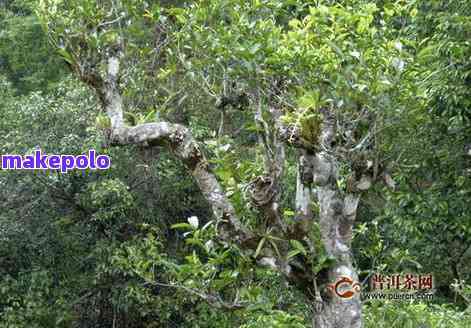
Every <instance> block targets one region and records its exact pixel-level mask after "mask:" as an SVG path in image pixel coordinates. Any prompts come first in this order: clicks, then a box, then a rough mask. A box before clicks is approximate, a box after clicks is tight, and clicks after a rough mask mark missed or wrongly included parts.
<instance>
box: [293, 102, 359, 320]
mask: <svg viewBox="0 0 471 328" xmlns="http://www.w3.org/2000/svg"><path fill="white" fill-rule="evenodd" d="M334 134H335V119H334V117H333V115H332V113H331V112H330V111H328V110H325V111H324V112H323V124H322V129H321V135H320V136H319V150H320V151H318V152H317V154H315V155H314V154H309V153H308V152H306V151H305V150H303V153H302V155H301V156H300V160H299V162H300V163H299V167H300V170H299V173H298V183H297V185H298V191H297V211H298V215H299V216H300V218H302V219H303V220H302V221H306V220H309V217H311V218H312V219H313V220H317V221H318V224H319V228H320V233H321V239H322V245H323V247H324V250H325V252H326V253H327V255H328V256H329V257H331V258H333V259H335V264H334V265H333V266H331V267H329V268H328V269H327V288H324V289H323V290H320V291H318V290H317V286H316V288H315V289H316V290H315V292H316V293H317V295H315V296H316V297H315V300H314V302H313V309H314V311H313V312H314V316H313V327H315V328H359V327H361V326H362V319H361V301H360V295H359V287H360V285H359V283H358V276H357V274H356V272H355V269H354V268H353V265H352V254H351V238H352V225H353V222H354V220H355V216H356V212H357V207H358V202H359V195H356V194H345V193H344V192H342V191H341V190H339V188H338V185H337V178H338V163H337V159H336V151H335V148H334V146H333V139H334ZM311 183H313V186H311ZM312 194H314V197H315V198H316V200H315V201H316V202H317V205H318V206H319V214H318V217H313V214H312V213H311V209H310V208H309V206H310V202H311V195H312ZM317 279H318V277H313V280H314V282H315V284H316V285H318V282H316V280H317ZM324 282H325V281H321V283H324ZM320 287H321V286H319V288H320ZM321 295H322V297H321Z"/></svg>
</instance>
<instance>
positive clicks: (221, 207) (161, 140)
mask: <svg viewBox="0 0 471 328" xmlns="http://www.w3.org/2000/svg"><path fill="white" fill-rule="evenodd" d="M119 65H120V62H119V59H118V58H117V57H110V58H109V60H108V72H107V76H106V78H105V79H104V81H103V83H98V84H97V85H98V86H100V87H98V88H96V91H97V93H98V95H99V98H100V99H101V101H102V102H103V106H104V108H105V110H106V113H107V115H108V117H109V118H110V121H111V131H110V141H111V143H112V144H114V145H130V144H144V145H149V146H154V145H165V146H166V147H167V148H169V149H170V150H171V151H172V152H173V153H174V154H175V156H176V157H177V158H179V159H180V160H181V161H182V162H183V163H184V164H185V165H186V166H187V168H188V169H189V171H190V172H191V174H192V175H193V177H194V178H195V180H196V183H197V184H198V186H199V188H200V190H201V192H202V194H203V196H204V197H205V198H206V200H207V201H208V203H209V204H210V206H211V208H212V212H213V214H214V217H215V218H216V219H217V224H218V226H219V227H220V229H219V231H220V237H221V239H226V240H232V241H233V242H236V243H237V244H239V245H242V246H243V245H244V244H246V243H252V242H253V239H254V235H253V234H252V232H251V231H249V230H248V229H246V228H245V227H244V226H243V225H242V223H241V222H240V220H239V219H238V218H237V216H236V214H235V210H234V207H233V206H232V204H231V203H230V202H229V201H228V199H227V198H226V196H225V193H224V190H223V189H222V188H221V186H220V185H219V182H218V181H217V179H216V177H215V176H214V174H212V173H211V172H210V170H209V169H208V162H207V160H206V158H205V157H204V155H203V153H202V152H201V150H200V148H199V146H198V143H197V142H196V141H195V140H194V139H193V137H192V135H191V133H190V131H189V130H188V129H187V128H186V127H184V126H182V125H179V124H172V123H168V122H159V123H146V124H140V125H137V126H133V127H128V126H126V125H125V124H124V120H123V108H122V99H121V94H120V91H119V86H118V78H119ZM84 80H86V79H84ZM92 86H93V85H92ZM101 86H102V87H101Z"/></svg>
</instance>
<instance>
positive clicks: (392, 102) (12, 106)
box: [0, 0, 471, 328]
mask: <svg viewBox="0 0 471 328" xmlns="http://www.w3.org/2000/svg"><path fill="white" fill-rule="evenodd" d="M470 42H471V4H470V3H469V2H468V1H466V0H443V1H437V0H431V1H426V0H423V1H422V0H415V1H412V0H411V1H408V0H404V1H392V0H391V1H389V0H384V1H379V0H378V1H362V0H349V1H276V0H257V1H243V0H211V1H209V0H207V1H201V2H192V1H124V0H123V1H92V0H83V1H78V0H70V1H52V0H51V1H34V0H3V1H1V2H0V98H1V102H0V138H1V141H0V154H28V153H30V152H32V151H33V150H34V149H37V148H40V149H42V150H43V151H45V152H47V153H50V154H81V153H84V152H86V151H88V150H89V149H92V148H93V149H95V150H97V152H98V153H100V154H107V155H109V156H110V157H111V159H112V167H111V169H109V170H106V171H99V172H95V171H94V172H91V171H71V172H69V173H67V174H60V173H55V172H49V173H47V174H44V173H36V172H35V173H32V172H22V171H0V185H1V188H0V327H9V328H10V327H12V328H13V327H25V328H26V327H27V328H30V327H31V328H33V327H110V328H111V327H113V328H121V327H130V328H132V327H245V328H248V327H309V326H311V324H312V317H313V316H315V315H316V313H315V310H313V307H312V300H311V299H310V298H309V295H306V294H305V293H304V292H303V288H301V287H300V285H299V284H296V283H293V282H292V281H291V280H289V279H288V278H287V276H289V275H286V274H285V273H286V272H281V271H280V270H276V265H273V263H274V262H273V261H275V260H272V259H275V258H276V259H277V261H278V260H279V259H280V258H284V259H285V260H286V261H288V262H289V263H292V264H291V265H292V267H296V265H299V266H300V267H301V268H304V267H305V266H312V267H309V270H311V271H309V272H311V274H313V275H314V276H315V277H319V281H321V280H322V274H323V272H327V271H328V269H329V268H328V266H329V265H332V264H331V263H330V261H331V260H335V259H332V258H330V257H329V256H326V255H325V254H323V253H322V251H319V249H320V248H319V247H321V246H319V245H318V243H320V242H319V240H321V239H322V238H321V237H320V236H321V234H322V231H320V232H319V231H317V230H316V231H314V229H313V230H312V231H314V232H313V233H311V234H310V235H309V237H304V239H303V238H298V239H296V238H295V237H292V239H291V240H289V241H287V240H284V237H280V236H284V235H286V233H285V234H283V233H282V232H281V230H282V229H281V228H280V230H277V228H276V227H283V228H286V226H288V228H286V229H287V231H291V230H290V228H289V227H290V225H295V224H296V222H298V221H297V220H298V219H299V215H300V214H299V213H300V208H299V204H300V203H299V202H298V200H299V199H298V198H299V183H300V182H299V170H300V169H302V168H300V163H301V164H302V160H299V158H301V159H302V158H304V157H306V156H307V157H308V156H310V155H306V154H309V153H310V152H309V151H306V149H308V148H309V147H312V149H313V151H314V150H316V151H317V150H319V148H316V145H315V144H316V142H317V141H318V138H319V137H318V134H319V132H318V130H319V124H317V123H316V122H318V120H319V117H320V116H319V112H320V111H321V109H322V108H326V107H329V108H332V107H335V108H337V109H339V110H338V113H340V114H338V116H336V117H337V118H336V119H337V123H338V130H337V137H338V140H339V141H337V139H336V141H335V144H336V145H337V144H341V143H343V144H342V145H346V146H345V147H347V146H348V147H351V148H352V150H351V151H349V152H345V154H347V155H348V156H347V155H345V156H343V155H339V154H344V153H342V152H340V151H339V152H338V154H337V153H336V154H337V155H336V156H337V158H338V161H337V162H336V163H337V165H338V174H337V175H336V176H335V181H334V182H333V183H334V186H335V188H337V189H336V190H338V192H339V193H341V194H342V195H343V194H348V193H352V194H355V195H356V194H360V192H361V199H360V201H359V205H358V211H357V213H356V220H355V224H354V226H353V238H352V244H351V255H352V266H353V267H354V268H355V270H356V272H357V274H358V277H359V279H360V281H362V282H367V281H368V279H369V278H371V276H372V275H373V274H375V273H381V274H402V273H417V274H425V273H432V274H433V276H434V283H435V290H434V299H433V301H429V302H426V301H420V302H419V301H385V300H381V301H363V304H362V318H363V319H362V321H363V325H364V326H365V327H414V328H415V327H417V328H419V327H421V328H425V327H462V328H464V327H471V312H470V311H471V202H470V201H469V200H470V196H471V180H470V176H471V121H470V120H471V44H470ZM116 45H119V47H120V48H119V51H121V52H122V64H121V73H120V74H121V77H120V81H119V84H120V85H119V88H120V90H121V93H120V94H121V95H122V98H123V101H122V102H123V106H124V107H125V110H124V120H125V123H126V124H127V125H128V126H138V125H139V124H143V123H147V122H172V123H179V124H181V125H182V126H186V127H187V128H188V129H189V130H190V131H191V134H192V136H193V138H194V139H195V140H196V142H197V143H198V144H199V145H200V148H201V149H202V150H201V151H202V152H203V153H204V156H205V157H206V158H207V159H208V167H209V169H210V170H211V172H214V174H215V176H216V177H217V180H218V181H219V183H220V184H221V186H222V188H224V190H225V195H226V197H227V198H228V199H229V200H230V201H231V203H232V204H233V207H234V209H235V212H236V213H237V215H238V217H239V218H241V221H242V222H243V223H244V224H245V225H246V226H247V227H249V228H250V229H251V231H254V235H257V236H259V237H258V239H257V241H256V243H255V244H254V245H253V246H251V247H252V249H251V250H250V247H247V248H248V249H249V250H247V249H244V248H243V247H241V246H240V245H239V244H237V243H231V242H230V239H231V238H228V239H227V238H226V239H223V238H220V234H221V232H220V231H219V230H218V223H217V222H216V221H217V220H215V216H214V208H212V207H211V204H210V202H208V198H207V197H205V194H204V193H202V192H201V185H199V184H197V183H196V182H195V176H194V175H192V174H190V172H189V170H188V164H186V163H185V162H184V161H182V160H180V158H179V157H178V156H175V149H170V148H171V147H170V148H169V147H168V146H165V145H153V144H147V143H135V144H132V145H130V146H126V147H120V146H118V147H115V145H113V144H112V142H110V140H109V134H110V130H112V127H110V121H109V118H107V117H106V113H105V112H104V111H103V109H102V108H103V104H105V107H106V102H103V99H102V98H103V97H104V94H105V93H106V92H104V93H103V94H101V93H100V86H97V85H98V84H99V83H95V82H93V81H91V80H90V79H89V77H90V76H92V75H86V72H98V73H99V74H101V73H103V72H104V71H105V70H106V68H105V66H103V65H104V64H103V63H106V60H107V58H108V57H110V56H111V55H110V54H112V53H113V51H116V48H117V46H116ZM87 70H88V71H87ZM87 78H88V80H87ZM87 81H88V83H87ZM98 81H100V80H98ZM84 82H85V83H84ZM107 83H108V82H107V81H105V82H103V85H104V87H103V88H106V85H108V84H107ZM93 89H95V90H93ZM272 107H277V108H281V111H282V113H281V114H282V117H280V116H277V114H276V113H275V111H272V110H271V108H272ZM336 113H337V112H336ZM336 115H337V114H336ZM279 122H283V124H286V125H287V126H289V127H291V128H293V129H294V128H296V129H298V128H299V129H298V130H299V131H300V132H299V131H298V130H296V131H298V132H299V136H298V137H299V138H298V139H299V140H301V141H302V145H301V146H299V145H293V144H289V142H287V143H286V147H285V148H284V151H283V153H282V154H283V156H284V157H283V160H284V163H285V165H284V169H283V171H282V172H280V173H279V174H278V171H276V168H273V167H272V166H270V157H269V156H268V157H267V154H269V153H270V151H272V152H273V153H275V155H273V158H271V159H272V160H273V161H275V160H276V159H277V157H276V156H277V154H281V153H279V152H278V150H277V149H278V148H277V147H279V145H280V144H279V143H277V137H276V133H274V132H273V131H275V130H276V129H277V128H278V125H279V124H278V123H279ZM316 124H317V125H316ZM352 126H354V128H352ZM293 131H294V130H293ZM293 133H294V132H293ZM316 133H317V134H316ZM301 141H300V143H301ZM270 145H271V146H272V147H271V148H270ZM306 145H307V146H306ZM300 149H301V150H300ZM336 149H337V148H336ZM338 149H340V148H338ZM308 150H309V149H308ZM300 152H304V153H302V156H300V155H299V154H300ZM280 156H281V155H280ZM303 156H304V157H303ZM301 166H302V165H301ZM359 166H361V167H359ZM209 169H208V170H209ZM360 169H361V170H363V171H361V172H362V174H361V177H360V176H358V175H357V176H356V175H355V174H356V173H355V172H359V171H358V170H360ZM267 170H268V171H269V170H275V171H276V173H277V174H278V175H276V178H277V179H278V180H277V181H278V182H277V183H278V185H277V186H278V188H277V193H276V195H275V198H276V200H277V204H278V205H277V206H278V207H277V208H276V209H277V211H278V214H279V215H278V216H276V218H277V219H280V220H281V221H283V222H282V223H277V224H276V225H275V224H273V227H275V228H273V229H270V226H271V225H272V224H271V223H269V222H268V221H269V220H268V218H269V217H270V215H271V214H270V213H271V212H269V211H268V210H267V209H266V208H264V207H263V206H259V205H260V202H258V203H257V199H255V200H254V197H253V194H252V198H251V193H250V192H251V191H253V188H255V187H257V186H260V185H261V184H262V183H264V181H266V180H263V179H261V178H260V176H262V175H263V174H264V172H265V171H267ZM352 172H353V173H352ZM368 172H369V173H368ZM367 177H368V178H367ZM370 177H371V178H370ZM356 178H358V180H359V181H354V180H355V179H356ZM311 179H312V178H311ZM260 181H261V182H260ZM352 181H354V182H352ZM254 186H255V187H254ZM313 188H314V187H313ZM297 191H298V192H297ZM264 204H265V203H264ZM316 204H317V203H316V201H315V200H313V201H312V202H311V203H309V204H308V205H309V208H310V210H309V213H310V214H312V216H313V217H314V218H315V217H316V215H322V213H323V211H322V209H321V210H319V206H318V205H316ZM264 211H265V212H264ZM316 213H317V214H316ZM319 213H320V214H319ZM299 220H301V219H299ZM293 222H294V223H293ZM302 222H304V221H302ZM260 227H263V229H262V228H260ZM262 230H263V231H262ZM284 232H286V231H284ZM316 233H317V234H316ZM254 238H255V237H254ZM316 238H317V239H316ZM311 246H312V247H311ZM315 250H317V251H315ZM280 253H281V254H280ZM290 261H292V262H290ZM276 263H279V262H276ZM306 263H307V264H306ZM303 270H304V269H303ZM303 272H304V271H303ZM303 279H304V278H303ZM309 281H311V280H309ZM313 281H314V282H315V281H316V279H314V280H313ZM319 288H322V286H319ZM364 288H365V290H366V289H367V288H368V286H365V287H364ZM309 290H310V289H309ZM313 290H317V287H315V288H314V289H313ZM316 296H317V295H316ZM326 327H337V326H335V324H334V325H332V326H328V325H326ZM352 327H353V325H352ZM355 327H356V326H355Z"/></svg>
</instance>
